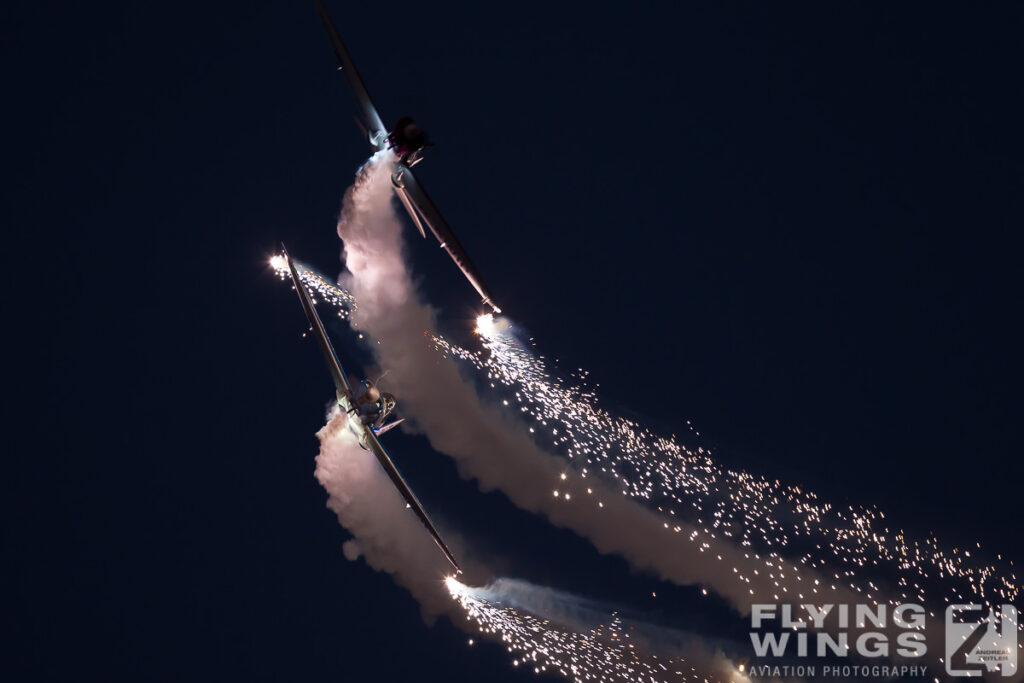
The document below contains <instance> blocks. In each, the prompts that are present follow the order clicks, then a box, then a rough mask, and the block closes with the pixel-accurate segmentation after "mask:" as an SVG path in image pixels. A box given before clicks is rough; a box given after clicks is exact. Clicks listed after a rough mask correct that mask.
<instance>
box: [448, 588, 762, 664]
mask: <svg viewBox="0 0 1024 683" xmlns="http://www.w3.org/2000/svg"><path fill="white" fill-rule="evenodd" d="M445 585H446V586H447V588H448V591H449V593H451V596H452V597H453V598H454V599H455V600H457V601H458V602H459V604H460V605H461V606H462V608H463V609H464V610H466V619H467V620H468V621H471V622H475V623H476V626H477V628H478V629H479V631H480V632H481V633H483V634H484V635H486V636H489V637H492V638H493V639H496V640H500V641H501V643H502V644H503V645H504V646H505V648H506V650H508V652H509V654H510V656H511V657H512V658H513V659H512V665H513V666H516V667H520V666H525V667H528V668H531V669H533V671H534V673H538V674H539V673H543V672H546V671H552V672H557V673H559V674H561V675H562V676H564V677H566V678H568V679H570V680H572V681H574V682H575V683H584V682H585V681H587V682H592V681H597V682H599V683H613V682H615V681H645V682H650V683H660V682H661V681H703V682H704V683H711V681H740V680H743V681H745V680H746V679H745V678H743V677H742V676H737V677H730V678H725V679H723V678H709V677H708V675H706V673H704V672H705V670H706V663H704V665H703V666H701V669H700V671H701V672H700V673H699V672H698V668H697V667H696V666H694V665H693V664H691V663H689V662H688V661H687V660H686V659H685V658H683V657H671V658H664V657H658V655H656V654H653V653H650V652H645V651H644V649H643V648H642V647H641V646H638V645H637V644H635V643H633V642H631V641H632V640H633V637H632V634H631V633H630V631H631V630H632V628H631V627H629V626H627V625H625V624H624V623H623V620H622V619H621V618H620V617H619V615H618V614H616V613H614V612H613V613H611V614H609V615H608V617H607V621H606V623H601V624H599V625H596V626H594V627H593V628H589V629H586V630H585V631H581V630H578V629H574V628H572V627H569V626H566V625H564V624H559V623H558V622H557V621H556V620H554V619H550V618H545V617H544V616H538V615H533V614H530V613H529V612H527V611H526V610H524V609H521V608H518V607H515V606H511V605H506V604H502V601H501V600H500V599H492V598H490V597H488V591H487V590H479V589H475V588H473V587H470V586H467V585H465V584H463V583H461V582H459V581H458V580H457V579H456V578H455V577H452V576H450V577H448V578H447V579H446V580H445ZM471 642H472V641H471ZM737 671H738V670H737Z"/></svg>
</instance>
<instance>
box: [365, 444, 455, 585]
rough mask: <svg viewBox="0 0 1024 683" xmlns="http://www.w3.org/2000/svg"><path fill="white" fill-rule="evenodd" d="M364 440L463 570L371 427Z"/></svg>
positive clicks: (410, 505)
mask: <svg viewBox="0 0 1024 683" xmlns="http://www.w3.org/2000/svg"><path fill="white" fill-rule="evenodd" d="M363 442H364V444H365V445H366V446H367V447H368V448H369V450H371V451H373V454H374V455H375V456H377V462H379V463H380V466H381V467H382V468H384V471H385V472H387V474H388V477H390V478H391V483H392V484H394V485H395V488H396V489H398V492H399V493H401V494H402V498H405V502H406V503H408V505H409V507H410V508H412V511H413V512H415V513H416V516H417V517H419V518H420V521H421V522H423V526H425V527H426V528H427V531H429V532H430V535H431V536H432V537H433V538H434V543H436V544H437V547H438V548H440V549H441V552H443V553H444V556H445V557H447V558H448V561H449V562H451V563H452V566H453V567H455V570H456V571H458V572H461V571H462V568H461V567H459V563H458V562H456V561H455V556H454V555H452V551H450V550H448V546H447V545H445V542H444V541H443V540H442V539H441V534H440V533H438V531H437V529H436V528H434V525H433V523H432V522H431V521H430V518H429V517H427V513H426V511H425V510H424V509H423V506H422V505H420V501H419V500H417V499H416V494H414V493H413V492H412V489H410V488H409V485H408V484H406V483H405V479H403V478H402V475H401V473H400V472H399V471H398V468H397V467H395V463H393V462H391V458H390V457H389V456H388V452H387V451H386V450H384V446H382V445H381V443H380V441H379V440H378V439H377V437H376V436H375V435H374V433H373V430H372V429H370V428H369V427H367V428H366V436H365V437H364V438H363Z"/></svg>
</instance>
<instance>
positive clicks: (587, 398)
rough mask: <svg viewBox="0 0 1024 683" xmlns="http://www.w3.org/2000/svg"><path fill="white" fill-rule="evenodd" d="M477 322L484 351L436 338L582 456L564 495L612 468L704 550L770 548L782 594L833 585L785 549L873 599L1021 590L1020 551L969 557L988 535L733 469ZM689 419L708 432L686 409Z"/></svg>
mask: <svg viewBox="0 0 1024 683" xmlns="http://www.w3.org/2000/svg"><path fill="white" fill-rule="evenodd" d="M475 332H476V333H477V334H478V335H479V336H480V339H481V342H482V349H480V350H477V351H470V350H468V349H465V348H462V347H459V346H457V345H454V344H452V343H450V342H448V341H446V340H445V339H443V338H442V337H437V336H435V337H433V338H432V339H433V343H434V344H435V346H436V348H437V349H438V350H439V351H440V352H441V353H442V354H443V355H444V356H446V357H451V358H454V359H457V360H459V361H462V362H465V363H468V364H470V365H472V366H473V367H474V368H475V369H476V370H478V371H480V372H481V373H483V374H484V376H485V377H486V379H487V381H488V383H489V385H490V387H491V388H492V389H494V390H495V391H496V392H499V393H500V394H502V395H503V396H505V398H503V399H502V403H503V405H506V406H510V407H515V408H516V409H517V410H518V412H519V413H520V414H521V416H522V417H524V418H525V419H526V420H527V422H528V423H530V424H531V426H530V431H531V432H532V433H534V434H535V435H536V438H538V440H540V441H542V443H544V445H546V446H548V447H551V448H553V449H555V450H556V451H558V452H562V453H564V454H565V455H566V457H567V458H568V459H569V460H571V461H572V462H573V465H574V467H571V468H568V467H567V468H566V471H565V472H563V473H562V474H561V476H560V479H559V480H558V481H554V482H550V486H551V489H552V495H553V496H554V497H556V498H559V499H561V500H564V501H565V502H567V503H568V502H571V501H578V500H587V499H588V498H591V497H592V489H591V488H588V487H587V486H586V482H585V481H584V480H585V479H587V478H588V477H599V478H602V479H609V478H610V479H611V480H612V481H614V482H615V483H616V484H618V487H619V489H620V490H621V492H622V495H624V496H628V497H631V498H634V499H638V500H640V501H642V502H645V503H646V504H647V505H649V506H650V507H652V508H656V509H657V510H658V511H660V512H661V513H663V514H664V515H665V518H666V522H665V525H666V528H670V529H672V530H673V531H675V532H676V533H679V532H680V531H681V530H682V528H681V526H680V525H679V524H678V522H676V523H673V522H674V521H675V520H683V519H685V520H687V521H688V522H690V523H692V524H694V525H695V526H696V530H695V531H692V532H691V533H690V534H688V535H687V538H688V539H689V540H690V541H691V542H693V543H694V544H696V545H697V549H698V550H699V551H701V552H705V551H709V550H710V549H711V545H710V544H709V543H708V542H707V540H706V539H716V538H719V537H721V538H722V539H728V540H730V541H732V542H734V543H738V544H739V545H741V546H742V547H744V548H749V549H751V551H752V553H751V554H753V555H754V557H755V558H758V559H761V560H763V563H764V569H763V570H760V571H763V572H764V573H765V574H766V575H767V577H768V578H769V579H771V580H772V583H773V585H774V587H775V588H776V589H777V591H776V592H773V593H772V594H771V597H772V598H773V599H775V600H780V599H786V598H796V597H799V598H800V599H803V598H804V597H805V595H806V596H807V597H810V596H812V595H815V594H819V593H820V592H822V591H824V590H825V588H826V587H825V586H823V585H822V583H821V581H820V580H816V581H813V583H811V584H810V585H808V584H804V585H803V586H801V585H800V583H801V582H802V580H803V579H802V577H801V572H800V571H799V567H794V568H793V569H794V570H793V571H787V570H785V569H783V568H782V564H781V563H782V562H783V559H784V556H786V555H788V556H790V557H795V558H796V560H797V562H798V564H799V565H802V566H805V567H808V568H809V569H813V570H817V572H818V573H819V574H822V575H825V576H828V577H829V581H828V588H830V589H831V590H836V589H837V587H840V588H844V589H845V588H848V589H850V590H853V591H855V592H857V593H860V594H862V595H863V596H864V597H865V598H866V599H868V600H875V601H877V600H886V597H885V596H883V595H882V587H881V586H880V585H879V584H881V583H883V582H884V583H886V584H895V589H896V592H898V593H899V595H898V597H897V596H891V597H889V598H888V600H889V601H890V602H892V603H893V604H896V603H898V602H905V601H908V600H916V601H919V602H922V603H926V601H927V600H928V599H929V598H931V599H933V600H937V599H943V600H959V601H962V600H964V599H965V596H973V597H976V598H980V599H981V600H985V599H994V598H999V599H1002V600H1003V601H1006V602H1012V601H1013V600H1014V599H1016V598H1017V597H1018V595H1019V593H1020V586H1019V585H1018V584H1017V576H1016V573H1015V571H1014V569H1013V562H1012V561H1010V562H1005V561H1003V558H1002V556H1001V555H997V557H996V560H997V561H998V562H999V563H1000V564H1002V565H1004V566H1002V567H997V566H995V565H993V564H985V563H982V562H980V561H978V560H976V559H973V558H972V557H971V551H972V550H974V551H975V553H976V554H980V553H978V550H979V549H980V548H981V544H980V543H977V544H975V548H973V549H966V548H954V549H953V550H952V551H947V550H944V549H942V548H940V547H939V542H938V539H937V538H936V537H935V536H934V535H933V536H930V537H929V538H927V539H925V540H923V541H921V540H911V539H909V538H908V537H907V536H906V534H905V533H904V532H903V531H902V530H899V529H893V528H890V527H889V526H888V523H887V522H886V521H885V514H884V512H882V511H880V510H878V509H877V507H864V506H854V505H850V506H847V507H845V508H837V507H834V506H833V505H832V504H831V503H827V502H823V501H821V500H820V499H819V497H818V496H817V494H815V493H814V492H812V491H807V490H805V489H803V488H802V487H800V486H788V485H785V484H782V483H780V482H779V481H778V480H768V479H766V478H765V477H763V476H762V477H758V476H754V475H752V474H749V473H747V472H744V471H733V470H730V469H726V468H724V467H723V466H721V465H719V464H717V463H716V462H715V461H714V460H713V459H712V457H711V451H710V450H708V449H705V448H703V447H697V448H695V449H691V448H688V447H687V446H685V445H682V444H681V443H680V442H679V441H678V440H677V437H676V435H674V434H673V435H671V436H670V437H667V438H666V437H664V436H661V435H658V434H655V433H654V432H652V431H651V430H650V429H648V428H646V427H644V426H642V425H640V424H638V423H636V422H635V421H632V420H629V419H626V418H621V417H616V416H613V415H611V414H610V413H608V412H607V411H605V410H604V409H602V408H601V407H599V405H598V400H597V395H596V393H595V391H594V389H592V388H590V387H589V385H588V381H587V378H588V373H587V372H586V371H584V370H583V369H582V368H578V369H576V370H575V371H571V372H569V373H568V375H569V377H571V378H572V381H571V382H570V381H566V380H564V379H562V378H561V377H559V376H558V375H556V374H555V373H554V372H553V371H552V369H551V367H550V366H551V364H550V363H549V362H547V360H546V359H545V357H544V356H543V355H539V354H537V353H535V352H534V351H533V348H532V347H533V346H534V343H533V340H532V339H531V340H530V341H529V342H528V344H524V343H523V342H522V341H520V340H519V339H518V338H517V337H516V335H515V333H514V331H513V328H512V325H511V324H509V323H508V322H507V321H504V320H500V319H499V320H496V319H495V318H493V316H490V315H486V316H481V317H480V318H478V319H477V327H476V330H475ZM555 365H557V361H555ZM595 388H596V385H595ZM687 426H688V429H689V430H690V431H691V432H693V434H694V435H695V436H699V432H697V431H696V430H695V429H694V428H693V427H692V426H691V425H690V423H689V421H688V422H687ZM595 503H596V505H597V506H598V507H603V503H602V501H599V500H598V501H594V502H591V503H581V504H595ZM787 551H791V552H787ZM1007 565H1008V566H1007ZM727 571H728V570H727ZM732 572H733V573H734V574H737V576H736V578H737V580H740V581H744V582H746V583H748V584H750V583H751V581H750V578H751V577H744V576H742V575H740V574H738V573H737V572H738V570H737V569H736V568H732ZM754 573H755V574H759V573H760V572H759V571H755V572H754ZM787 575H788V580H787ZM868 577H871V578H868ZM793 579H795V581H794V580H793ZM872 579H877V583H876V580H872ZM936 584H939V585H940V586H941V588H942V589H943V591H944V592H943V594H932V595H929V594H928V590H927V588H926V586H933V585H936ZM885 587H886V588H889V589H891V588H893V586H892V585H886V586H885ZM787 594H788V595H787ZM751 595H754V591H753V589H751ZM758 597H765V598H766V597H768V596H758Z"/></svg>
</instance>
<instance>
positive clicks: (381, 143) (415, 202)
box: [315, 0, 501, 313]
mask: <svg viewBox="0 0 1024 683" xmlns="http://www.w3.org/2000/svg"><path fill="white" fill-rule="evenodd" d="M315 2H316V8H317V11H318V12H320V18H321V19H322V20H323V22H324V27H325V28H326V29H327V36H328V37H329V38H330V39H331V46H332V47H333V48H334V56H335V57H336V58H337V60H338V70H339V71H341V72H342V73H343V74H344V75H345V79H346V80H347V81H348V84H349V87H351V88H352V93H353V94H354V95H355V98H356V101H357V102H358V104H359V113H360V115H361V116H360V117H358V118H357V119H356V122H357V123H358V124H359V127H360V128H362V130H363V133H365V134H366V137H367V139H368V140H369V142H370V146H371V147H373V149H374V150H375V151H378V152H379V151H381V150H384V149H391V150H392V151H393V152H394V153H395V156H396V157H398V164H397V167H396V168H395V172H394V173H393V174H392V175H391V184H392V185H393V186H394V188H395V194H396V195H398V199H399V200H401V202H402V206H404V207H405V210H406V212H408V214H409V217H410V218H412V222H413V223H414V224H415V225H416V228H417V229H418V230H419V231H420V235H422V236H423V237H424V238H425V237H426V236H427V233H426V231H425V230H424V229H423V226H424V225H426V226H427V228H429V229H430V232H432V233H434V237H436V238H437V241H438V242H440V243H441V248H442V249H444V250H445V251H447V252H448V255H449V256H451V257H452V260H453V261H455V264H456V265H457V266H458V267H459V269H460V270H461V271H462V274H463V275H465V276H466V279H467V280H469V283H470V284H471V285H473V287H474V289H476V291H477V292H479V293H480V296H481V297H483V303H485V304H487V305H488V306H490V307H491V308H493V309H494V312H495V313H501V309H500V308H498V306H497V305H496V304H495V303H494V297H493V296H491V292H490V290H488V289H487V285H485V284H484V281H483V278H482V277H480V273H479V272H478V271H477V269H476V266H474V265H473V262H472V261H470V260H469V255H468V254H466V250H465V249H464V248H463V247H462V245H461V244H460V243H459V240H458V239H457V238H456V237H455V233H454V232H452V229H451V228H449V227H448V224H447V223H446V222H445V220H444V218H442V217H441V212H440V211H438V210H437V207H436V206H435V205H434V202H433V201H431V199H430V196H429V195H427V191H426V190H424V189H423V186H422V185H421V184H420V183H419V181H418V180H416V176H414V175H413V173H412V167H413V166H415V165H416V164H417V163H419V162H420V161H421V160H422V159H423V156H422V155H423V150H424V149H425V148H426V147H431V146H433V144H434V143H432V142H430V141H429V140H427V136H426V134H425V133H424V132H423V129H422V128H420V127H419V125H418V124H417V123H416V122H415V121H414V120H413V119H412V118H411V117H409V116H403V117H402V118H400V119H398V122H397V123H396V124H395V126H394V128H392V129H391V131H390V132H389V131H388V130H387V127H386V126H385V125H384V120H383V119H381V117H380V114H378V113H377V108H376V107H375V106H374V105H373V100H371V99H370V93H369V92H367V90H366V85H365V84H363V79H361V78H360V77H359V72H358V71H356V65H355V64H354V63H353V62H352V56H351V55H350V54H349V53H348V49H347V48H346V47H345V43H343V42H341V36H339V35H338V31H337V29H335V28H334V24H333V23H332V22H331V18H330V16H328V14H327V10H326V9H325V8H324V5H323V2H321V0H315Z"/></svg>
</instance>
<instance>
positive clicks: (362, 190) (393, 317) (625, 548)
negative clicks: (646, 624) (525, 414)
mask: <svg viewBox="0 0 1024 683" xmlns="http://www.w3.org/2000/svg"><path fill="white" fill-rule="evenodd" d="M392 169H393V162H392V160H391V157H390V155H388V154H386V153H385V154H378V155H376V156H374V157H373V158H371V160H370V161H369V162H368V163H367V164H366V165H365V166H364V167H363V169H362V170H361V172H360V173H359V176H358V178H357V180H356V183H355V185H354V186H353V187H352V188H351V189H350V190H349V192H347V193H346V195H345V200H344V205H343V209H342V215H341V219H340V220H339V223H338V235H339V236H340V237H341V238H342V240H343V242H344V257H345V265H346V267H347V270H348V273H346V274H345V275H343V284H344V285H345V287H346V288H347V289H348V290H349V291H350V292H351V293H352V295H353V296H354V297H355V299H356V301H358V304H359V305H358V308H357V309H356V310H355V311H353V312H352V316H351V317H352V321H353V324H355V325H357V326H358V327H359V328H360V329H362V330H365V331H366V332H367V333H368V334H369V335H370V336H372V337H373V338H374V339H375V340H376V343H375V344H374V345H373V346H372V349H373V352H374V355H375V357H376V359H377V362H378V364H379V365H380V366H381V367H382V368H386V369H387V370H388V371H389V372H390V373H391V374H390V375H389V382H390V386H391V387H392V388H393V392H394V393H395V395H396V396H398V397H399V400H400V404H399V405H400V408H401V410H402V413H403V414H404V415H408V416H411V417H412V418H414V420H415V424H416V426H417V427H418V428H420V429H422V430H423V432H424V433H425V434H426V436H427V438H428V440H429V441H430V444H431V446H432V447H433V448H434V449H435V450H437V451H440V452H442V453H446V454H448V455H450V456H451V457H452V458H453V459H454V460H455V462H456V463H457V465H458V469H459V472H460V474H461V475H462V476H463V477H465V478H472V479H475V480H477V482H478V483H479V485H480V487H481V489H483V490H484V491H490V490H494V489H499V490H501V491H503V492H504V493H505V494H506V495H507V496H508V497H509V499H510V500H511V501H512V502H513V503H514V504H515V505H516V506H518V507H520V508H522V509H524V510H526V511H529V512H532V513H537V514H542V515H544V516H545V517H547V519H548V520H549V521H551V522H552V523H553V524H555V525H556V526H560V527H566V528H569V529H571V530H572V531H574V532H576V533H578V534H580V535H582V536H584V537H585V538H587V539H589V540H590V541H591V542H592V543H593V544H594V546H595V547H596V548H597V549H598V550H599V551H600V552H602V553H606V554H607V553H615V554H619V555H622V556H624V557H625V558H627V559H628V560H629V561H630V563H631V564H632V565H633V566H634V567H636V568H637V569H642V570H648V571H652V572H654V573H656V574H657V575H658V576H660V577H661V578H663V579H666V580H669V581H673V582H675V583H679V584H682V585H690V584H694V583H701V584H706V585H709V586H713V587H714V589H715V590H716V592H718V593H719V594H721V595H723V596H725V597H726V598H727V599H729V600H730V602H732V604H733V605H734V606H735V607H736V609H738V610H739V611H741V612H744V613H745V612H746V611H747V610H748V605H749V603H750V600H751V596H752V595H754V593H755V592H759V593H760V594H761V595H765V594H771V589H772V588H774V585H773V584H775V583H777V580H776V579H775V578H774V577H769V575H768V574H767V573H759V572H757V571H755V570H757V569H759V568H762V569H763V562H762V561H761V560H760V559H759V558H758V557H757V556H756V555H755V554H754V553H751V552H745V551H744V550H743V549H742V548H739V547H736V546H733V545H732V544H729V543H722V542H719V541H717V540H716V539H710V538H708V537H706V536H701V535H700V534H699V531H698V530H697V529H695V528H693V527H691V526H689V525H687V524H685V523H682V522H679V523H677V524H676V525H675V526H672V527H670V526H669V525H668V524H667V523H665V522H664V520H662V519H661V517H659V515H658V514H656V513H654V512H652V511H651V510H649V509H648V508H646V507H644V506H643V505H641V504H638V503H636V502H634V501H631V500H628V499H625V498H623V497H622V496H620V495H618V493H617V492H616V491H615V490H614V489H612V488H610V487H609V486H608V485H606V484H605V483H603V482H601V481H599V480H593V479H588V480H587V482H586V484H585V488H589V489H590V490H591V491H593V494H592V499H593V501H595V502H594V503H593V504H592V505H566V504H564V502H565V501H564V500H563V499H561V498H555V497H552V496H551V490H550V489H549V488H547V487H545V486H543V482H557V481H562V480H563V479H564V480H565V481H566V485H567V486H577V487H580V488H582V487H583V486H584V484H583V483H582V482H580V481H577V480H576V479H575V476H576V475H575V473H574V472H573V470H572V469H571V468H570V467H569V466H568V465H567V463H566V461H565V460H563V459H561V458H558V457H555V456H552V455H550V454H548V453H545V452H544V451H542V450H541V449H540V448H539V447H538V446H537V445H536V444H535V443H534V441H533V440H532V439H531V438H530V435H529V433H528V431H527V430H526V429H525V428H524V427H523V425H522V424H520V423H518V422H515V421H513V419H511V418H509V417H508V416H507V415H505V414H503V413H502V412H500V411H499V410H497V409H496V408H492V407H488V406H487V405H485V403H484V402H483V401H481V400H480V397H479V396H478V395H477V392H476V390H475V388H474V387H473V386H471V385H470V384H468V383H467V382H465V381H464V380H463V378H462V376H461V375H460V374H459V369H458V368H457V367H456V366H455V365H454V364H452V363H443V362H439V361H438V358H437V355H436V353H435V351H434V350H433V349H432V348H431V346H430V345H429V344H427V343H425V340H424V337H423V332H424V331H425V330H433V329H434V325H433V322H434V320H433V318H434V314H433V311H432V309H430V308H429V307H428V306H426V305H424V304H422V303H420V302H419V301H418V300H417V297H416V293H415V288H414V286H413V283H412V280H411V278H410V276H409V272H408V269H407V268H406V265H405V263H404V260H403V256H402V244H403V243H402V225H401V223H400V222H399V220H398V217H397V215H396V214H395V212H394V208H393V205H392V190H391V185H390V183H391V180H390V176H391V171H392ZM563 475H565V476H564V477H563ZM570 475H571V476H572V478H570ZM538 484H541V485H538ZM598 500H600V501H602V505H601V506H598V505H597V503H596V501H598ZM684 539H688V540H689V541H690V542H689V543H685V542H681V541H682V540H684ZM695 551H696V552H695ZM776 564H777V567H778V569H777V571H778V572H779V573H782V574H784V575H788V576H790V577H806V580H807V581H808V583H810V582H812V581H813V580H814V579H815V575H814V573H813V572H811V571H810V570H807V569H806V568H803V569H801V568H799V567H796V566H792V565H789V564H788V563H786V562H785V561H783V560H778V561H777V563H776ZM799 580H803V578H801V579H799ZM758 588H760V589H761V590H760V591H758V590H757V589H758ZM811 590H813V588H812V587H809V588H808V589H807V592H808V593H810V592H811ZM837 590H841V589H837Z"/></svg>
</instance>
